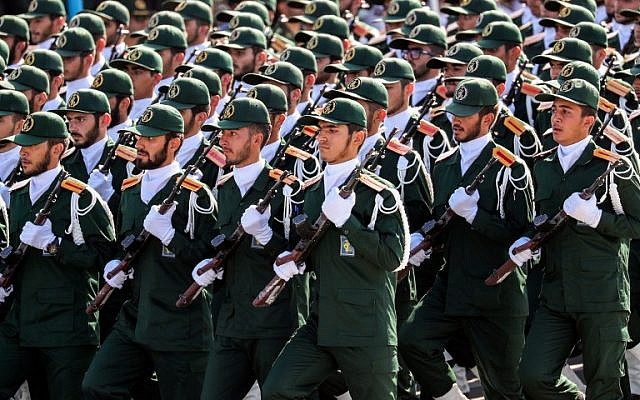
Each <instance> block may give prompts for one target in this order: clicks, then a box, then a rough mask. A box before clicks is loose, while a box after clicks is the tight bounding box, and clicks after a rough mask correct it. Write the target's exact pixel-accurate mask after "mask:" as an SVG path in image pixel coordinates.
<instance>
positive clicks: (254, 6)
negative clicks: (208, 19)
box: [216, 0, 270, 26]
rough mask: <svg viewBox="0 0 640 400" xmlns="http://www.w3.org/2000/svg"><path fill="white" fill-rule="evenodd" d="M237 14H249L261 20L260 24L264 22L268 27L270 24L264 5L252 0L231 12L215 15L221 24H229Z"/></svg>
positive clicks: (246, 0) (246, 1)
mask: <svg viewBox="0 0 640 400" xmlns="http://www.w3.org/2000/svg"><path fill="white" fill-rule="evenodd" d="M238 12H248V13H251V14H256V15H257V16H259V17H260V18H262V22H264V24H265V25H267V26H268V25H269V24H270V21H269V10H268V9H267V7H265V6H264V4H262V3H260V2H258V1H253V0H245V1H242V2H240V4H238V5H237V6H236V8H235V9H233V10H223V11H220V12H219V13H218V14H216V20H218V21H221V22H229V21H230V20H231V18H233V16H234V15H236V13H238Z"/></svg>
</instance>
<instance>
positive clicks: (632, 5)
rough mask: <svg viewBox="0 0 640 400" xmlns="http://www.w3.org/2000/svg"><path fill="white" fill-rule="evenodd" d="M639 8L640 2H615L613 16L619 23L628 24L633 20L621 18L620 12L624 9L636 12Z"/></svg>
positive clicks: (616, 0) (632, 0)
mask: <svg viewBox="0 0 640 400" xmlns="http://www.w3.org/2000/svg"><path fill="white" fill-rule="evenodd" d="M639 7H640V0H615V14H614V15H613V16H614V18H615V20H616V21H618V22H620V23H623V24H624V23H629V22H631V21H633V18H629V17H624V16H622V15H621V14H620V11H622V10H624V9H630V10H637V9H638V8H639Z"/></svg>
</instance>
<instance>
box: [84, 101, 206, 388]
mask: <svg viewBox="0 0 640 400" xmlns="http://www.w3.org/2000/svg"><path fill="white" fill-rule="evenodd" d="M183 130H184V126H183V122H182V118H181V117H180V114H179V113H178V112H177V111H176V110H175V109H173V108H171V107H169V106H166V105H161V104H156V105H153V106H150V107H149V108H147V110H145V112H144V113H143V115H142V116H141V117H140V121H139V123H138V124H137V125H136V127H134V128H131V132H133V133H135V134H137V135H140V136H145V137H154V136H161V135H164V134H167V133H169V132H179V133H181V132H182V131H183ZM163 168H165V169H166V170H165V171H167V173H168V174H169V176H167V177H166V183H165V184H164V185H162V184H161V186H160V187H159V188H158V190H157V192H155V193H154V194H153V195H152V197H151V198H150V200H148V202H145V201H144V200H143V197H142V196H143V195H144V186H143V185H144V181H143V180H144V179H145V178H144V176H140V175H138V176H135V177H131V178H129V179H128V180H126V181H124V182H123V192H122V197H121V200H120V210H119V213H118V237H119V238H126V237H127V236H129V235H134V236H135V235H138V234H139V233H140V232H141V231H142V229H143V226H145V227H146V226H147V222H145V221H146V220H147V219H148V215H152V212H157V211H154V210H156V208H155V206H154V205H157V204H160V202H162V201H163V200H164V199H166V198H167V196H168V195H169V193H170V192H171V191H172V189H173V188H174V186H175V183H176V180H177V179H178V178H179V177H180V175H181V174H182V172H181V170H180V167H179V165H178V164H177V163H176V162H175V161H174V162H173V163H171V164H169V165H168V166H166V167H163ZM151 172H154V171H153V170H149V171H147V172H146V173H147V174H149V173H151ZM156 179H162V178H158V177H156ZM141 181H142V183H140V182H141ZM175 201H176V202H177V203H178V205H179V206H178V207H176V208H175V209H174V211H170V212H171V213H172V215H171V217H170V218H171V225H172V227H173V229H174V234H173V235H172V237H168V238H164V239H163V241H161V240H160V239H159V238H158V237H156V236H154V235H153V234H150V236H149V238H148V240H147V242H146V244H145V245H144V247H143V248H142V249H141V250H140V253H139V254H138V255H137V257H136V258H135V260H134V262H133V264H132V265H131V266H132V268H133V270H134V271H135V279H134V280H133V295H132V298H131V299H130V300H128V301H127V302H125V303H124V305H123V306H122V310H121V311H120V315H119V316H118V320H117V322H116V324H115V326H114V328H113V330H112V332H111V334H110V335H109V336H108V337H107V339H106V340H105V341H104V343H103V345H102V347H101V350H100V351H99V352H98V354H97V355H96V357H95V359H94V361H93V362H92V364H91V366H90V368H89V370H88V371H87V373H86V375H85V379H84V381H83V393H84V396H85V398H88V399H92V398H99V399H106V398H114V399H116V398H118V399H119V398H123V397H126V396H127V395H128V393H129V390H130V387H131V386H132V385H133V384H134V383H136V382H138V381H139V380H140V379H141V378H145V377H146V376H148V374H149V373H150V372H151V371H154V370H155V371H156V374H157V376H158V381H159V386H160V392H161V393H162V398H164V399H197V398H199V396H200V391H201V387H202V379H203V376H204V370H205V368H206V360H207V354H208V351H209V347H210V345H211V342H212V327H211V311H210V308H209V300H210V296H209V294H208V292H207V291H206V290H205V291H203V292H202V294H201V295H200V296H198V297H197V298H196V299H195V301H194V302H193V304H192V305H191V306H190V307H189V308H186V309H177V308H176V306H175V303H176V300H177V298H178V294H180V293H182V292H183V291H184V290H185V288H187V287H188V286H189V285H190V284H191V283H192V278H191V275H190V271H191V269H192V267H193V265H195V264H196V263H197V262H198V261H199V260H201V259H202V257H203V256H204V254H205V252H206V251H207V250H208V248H209V243H208V242H209V240H210V239H211V238H212V237H213V226H214V224H215V221H216V219H215V213H214V210H215V202H214V200H213V197H212V195H211V193H210V192H209V190H208V189H207V188H206V186H205V185H203V184H199V183H198V182H197V181H195V182H194V181H191V182H190V184H189V185H187V186H186V187H185V186H183V188H182V190H181V191H180V193H179V194H178V195H177V197H176V198H175ZM152 206H154V207H152ZM123 256H124V252H122V251H121V252H120V253H119V254H117V255H116V257H117V258H118V259H122V258H121V257H123Z"/></svg>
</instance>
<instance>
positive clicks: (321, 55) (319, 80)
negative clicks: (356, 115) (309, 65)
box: [305, 33, 344, 105]
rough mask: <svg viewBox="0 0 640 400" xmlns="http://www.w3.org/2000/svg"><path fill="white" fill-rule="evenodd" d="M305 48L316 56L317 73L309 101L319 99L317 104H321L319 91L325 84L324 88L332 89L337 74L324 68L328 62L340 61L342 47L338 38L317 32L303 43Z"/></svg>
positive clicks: (322, 101)
mask: <svg viewBox="0 0 640 400" xmlns="http://www.w3.org/2000/svg"><path fill="white" fill-rule="evenodd" d="M305 48H306V49H307V50H311V52H312V53H313V55H314V56H315V58H316V65H317V68H318V73H317V75H316V81H315V84H314V85H313V89H312V90H311V93H310V96H311V99H310V101H311V102H312V103H313V102H314V101H315V100H316V99H320V101H319V102H318V105H320V104H323V103H324V100H323V99H322V96H321V92H322V89H323V88H324V87H325V85H326V89H325V90H329V89H333V88H334V87H335V86H336V84H337V83H338V74H336V73H330V72H329V71H326V70H325V69H324V68H325V67H326V66H328V65H329V64H335V63H338V62H342V58H343V56H344V47H343V44H342V42H341V41H340V39H338V38H337V37H335V36H331V35H328V34H326V33H317V34H315V35H314V36H313V37H312V38H311V39H309V41H308V42H307V43H306V44H305Z"/></svg>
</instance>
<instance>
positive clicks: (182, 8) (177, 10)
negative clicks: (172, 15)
mask: <svg viewBox="0 0 640 400" xmlns="http://www.w3.org/2000/svg"><path fill="white" fill-rule="evenodd" d="M186 7H187V2H186V1H183V2H182V3H180V4H178V5H177V6H176V8H175V9H174V11H176V12H180V11H182V10H184V9H185V8H186Z"/></svg>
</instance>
